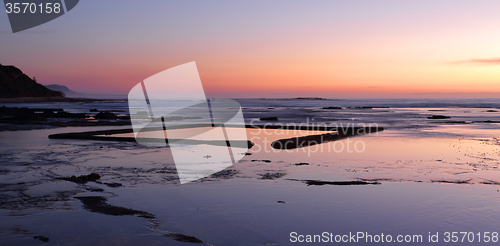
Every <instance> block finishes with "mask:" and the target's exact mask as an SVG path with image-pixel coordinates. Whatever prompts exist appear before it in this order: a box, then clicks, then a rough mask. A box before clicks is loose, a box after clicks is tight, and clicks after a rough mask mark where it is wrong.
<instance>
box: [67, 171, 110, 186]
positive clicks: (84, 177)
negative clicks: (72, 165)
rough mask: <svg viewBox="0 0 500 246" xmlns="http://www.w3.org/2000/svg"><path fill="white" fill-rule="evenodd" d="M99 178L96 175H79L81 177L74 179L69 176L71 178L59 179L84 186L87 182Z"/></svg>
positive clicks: (99, 176)
mask: <svg viewBox="0 0 500 246" xmlns="http://www.w3.org/2000/svg"><path fill="white" fill-rule="evenodd" d="M100 178H101V175H99V174H98V173H91V174H88V175H81V176H78V177H76V176H75V175H73V176H71V177H69V178H68V177H64V178H60V179H62V180H66V181H71V182H75V183H79V184H85V183H87V182H89V181H97V180H98V179H100Z"/></svg>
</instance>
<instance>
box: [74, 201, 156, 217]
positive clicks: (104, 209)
mask: <svg viewBox="0 0 500 246" xmlns="http://www.w3.org/2000/svg"><path fill="white" fill-rule="evenodd" d="M75 198H76V199H78V200H80V201H81V202H82V203H83V207H84V208H85V209H87V210H89V211H90V212H95V213H101V214H106V215H113V216H123V215H137V216H139V217H143V218H147V219H154V218H155V216H154V215H153V214H152V213H148V212H145V211H140V210H135V209H130V208H124V207H119V206H114V205H111V204H108V203H107V200H108V199H107V198H106V197H102V196H82V197H75Z"/></svg>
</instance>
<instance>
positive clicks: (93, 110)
mask: <svg viewBox="0 0 500 246" xmlns="http://www.w3.org/2000/svg"><path fill="white" fill-rule="evenodd" d="M90 112H99V109H96V108H94V109H91V110H90Z"/></svg>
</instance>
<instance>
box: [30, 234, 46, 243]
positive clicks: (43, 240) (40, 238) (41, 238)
mask: <svg viewBox="0 0 500 246" xmlns="http://www.w3.org/2000/svg"><path fill="white" fill-rule="evenodd" d="M33 239H38V240H40V241H42V242H44V243H46V242H48V241H49V240H50V239H49V238H48V237H44V236H34V237H33Z"/></svg>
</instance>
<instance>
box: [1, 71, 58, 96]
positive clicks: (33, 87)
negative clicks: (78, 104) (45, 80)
mask: <svg viewBox="0 0 500 246" xmlns="http://www.w3.org/2000/svg"><path fill="white" fill-rule="evenodd" d="M16 97H64V95H63V94H62V93H61V92H59V91H53V90H50V89H47V88H46V87H45V86H43V85H41V84H38V83H37V82H36V81H34V80H33V79H31V78H30V77H28V75H26V74H24V73H23V72H22V71H21V70H20V69H19V68H17V67H14V66H3V65H2V64H0V98H16Z"/></svg>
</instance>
